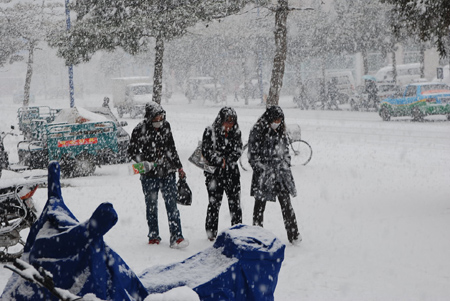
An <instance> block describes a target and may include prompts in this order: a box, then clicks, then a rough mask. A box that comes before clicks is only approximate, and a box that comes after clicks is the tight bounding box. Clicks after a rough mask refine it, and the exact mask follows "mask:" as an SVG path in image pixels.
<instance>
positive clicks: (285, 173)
mask: <svg viewBox="0 0 450 301" xmlns="http://www.w3.org/2000/svg"><path fill="white" fill-rule="evenodd" d="M248 156H249V158H248V161H249V163H250V166H251V167H252V169H253V176H252V183H251V192H250V195H251V196H254V197H255V206H254V209H253V225H254V226H260V227H263V221H264V210H265V208H266V202H267V201H272V202H274V201H276V198H278V201H279V202H280V206H281V213H282V215H283V220H284V227H285V229H286V232H287V237H288V240H289V242H290V243H292V244H297V243H299V242H300V241H301V240H302V237H301V235H300V233H299V231H298V226H297V219H296V217H295V212H294V208H293V207H292V204H291V198H290V195H292V196H294V197H295V196H296V194H297V190H296V188H295V182H294V177H293V176H292V172H291V157H290V155H289V141H288V137H287V135H286V125H285V123H284V113H283V110H282V109H281V108H280V107H279V106H271V107H269V108H267V109H266V111H265V112H264V114H263V115H262V116H261V117H260V118H259V119H258V121H257V122H256V124H255V125H254V126H253V128H252V129H251V131H250V136H249V140H248Z"/></svg>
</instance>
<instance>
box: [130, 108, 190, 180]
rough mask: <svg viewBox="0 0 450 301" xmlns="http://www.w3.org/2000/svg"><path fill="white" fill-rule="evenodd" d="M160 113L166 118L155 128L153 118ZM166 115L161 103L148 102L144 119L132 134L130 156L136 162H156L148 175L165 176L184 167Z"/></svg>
mask: <svg viewBox="0 0 450 301" xmlns="http://www.w3.org/2000/svg"><path fill="white" fill-rule="evenodd" d="M158 115H163V116H164V119H163V123H162V126H161V127H160V128H155V127H154V126H153V125H152V120H153V118H155V117H156V116H158ZM165 116H166V112H165V111H164V109H163V108H162V107H161V106H160V105H158V104H152V105H150V104H147V105H146V108H145V119H144V121H142V122H141V123H139V124H138V125H137V126H136V127H135V128H134V130H133V133H132V134H131V140H130V146H129V148H128V154H129V156H130V157H131V158H132V159H133V160H134V161H136V162H142V161H148V162H154V163H156V168H154V169H152V170H150V171H149V172H147V173H146V174H145V175H146V176H150V177H163V176H166V175H168V174H169V173H172V172H175V171H176V170H177V169H179V168H182V167H183V165H182V164H181V161H180V158H179V157H178V152H177V149H176V147H175V141H174V140H173V136H172V131H171V128H170V124H169V122H168V121H167V120H166V117H165Z"/></svg>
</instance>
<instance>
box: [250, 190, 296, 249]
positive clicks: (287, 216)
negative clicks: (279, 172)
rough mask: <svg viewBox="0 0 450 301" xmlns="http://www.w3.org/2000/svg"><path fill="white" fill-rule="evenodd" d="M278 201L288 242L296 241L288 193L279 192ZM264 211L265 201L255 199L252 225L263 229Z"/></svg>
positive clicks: (293, 215)
mask: <svg viewBox="0 0 450 301" xmlns="http://www.w3.org/2000/svg"><path fill="white" fill-rule="evenodd" d="M278 201H279V202H280V206H281V213H282V214H283V220H284V228H285V229H286V232H287V237H288V240H289V242H292V241H294V240H296V239H297V238H298V236H299V232H298V226H297V219H296V217H295V212H294V208H293V207H292V203H291V198H290V196H289V193H288V192H285V191H283V192H280V193H279V194H278ZM265 209H266V201H262V200H259V199H256V198H255V207H254V208H253V225H254V226H260V227H263V223H264V210H265Z"/></svg>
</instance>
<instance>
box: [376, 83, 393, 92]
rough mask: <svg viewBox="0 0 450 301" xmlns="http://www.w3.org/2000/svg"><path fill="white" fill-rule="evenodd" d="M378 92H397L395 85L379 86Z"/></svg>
mask: <svg viewBox="0 0 450 301" xmlns="http://www.w3.org/2000/svg"><path fill="white" fill-rule="evenodd" d="M378 90H379V91H380V92H389V91H396V90H397V89H396V87H395V86H394V85H381V86H378Z"/></svg>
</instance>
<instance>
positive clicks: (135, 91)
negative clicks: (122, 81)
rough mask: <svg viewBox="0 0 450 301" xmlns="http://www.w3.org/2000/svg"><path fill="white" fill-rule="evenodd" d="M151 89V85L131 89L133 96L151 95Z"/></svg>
mask: <svg viewBox="0 0 450 301" xmlns="http://www.w3.org/2000/svg"><path fill="white" fill-rule="evenodd" d="M152 90H153V87H152V86H151V85H143V86H135V87H133V94H134V95H146V94H152V92H153V91H152Z"/></svg>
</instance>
